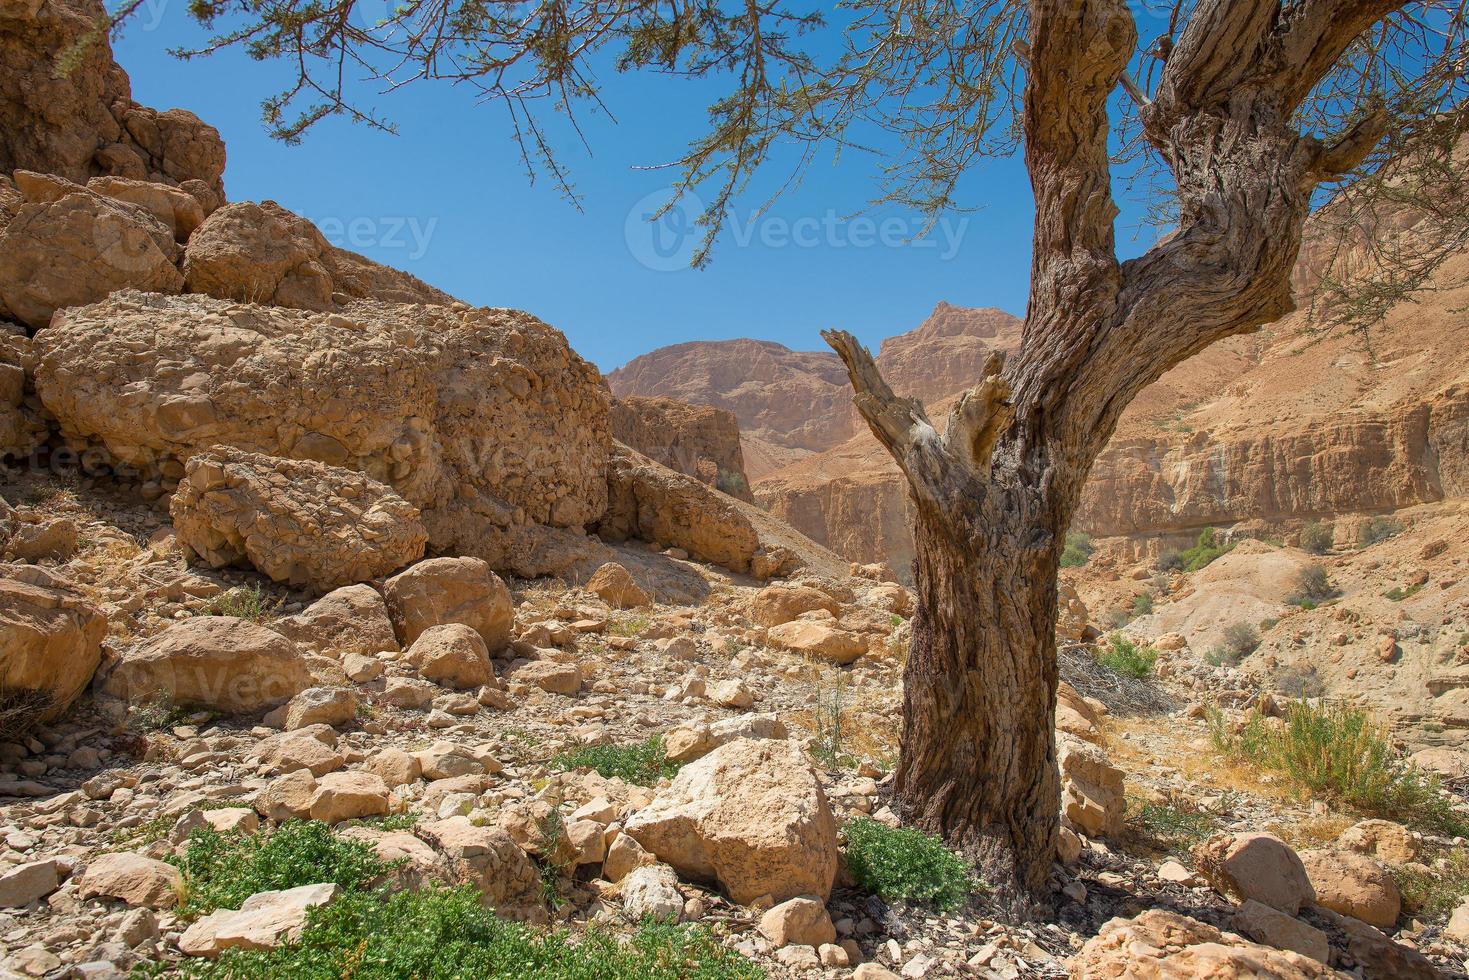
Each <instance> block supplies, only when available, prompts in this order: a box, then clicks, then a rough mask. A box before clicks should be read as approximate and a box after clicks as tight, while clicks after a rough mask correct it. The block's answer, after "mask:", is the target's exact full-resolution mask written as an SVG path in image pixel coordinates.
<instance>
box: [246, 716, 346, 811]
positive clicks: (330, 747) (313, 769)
mask: <svg viewBox="0 0 1469 980" xmlns="http://www.w3.org/2000/svg"><path fill="white" fill-rule="evenodd" d="M255 757H256V758H257V759H259V760H260V762H261V763H263V764H264V765H265V766H266V768H267V770H268V771H270V772H276V773H288V772H295V771H296V770H298V769H304V770H306V771H307V772H309V773H311V775H313V776H325V775H326V774H327V773H329V772H335V771H336V770H338V769H340V768H342V766H344V765H346V762H347V760H346V757H345V756H344V755H342V753H341V752H339V751H337V737H336V732H335V731H334V730H333V729H332V728H331V727H330V726H329V725H311V726H308V727H305V728H302V729H301V730H299V731H289V732H284V733H282V734H280V735H272V736H271V737H269V738H267V739H265V740H264V741H262V742H261V743H260V744H259V745H258V746H257V747H256V749H255ZM308 809H309V807H308Z"/></svg>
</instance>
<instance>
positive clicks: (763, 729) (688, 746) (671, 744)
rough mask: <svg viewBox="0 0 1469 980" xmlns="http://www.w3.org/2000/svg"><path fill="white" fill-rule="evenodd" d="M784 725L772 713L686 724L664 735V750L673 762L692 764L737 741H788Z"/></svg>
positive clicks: (787, 733)
mask: <svg viewBox="0 0 1469 980" xmlns="http://www.w3.org/2000/svg"><path fill="white" fill-rule="evenodd" d="M789 737H790V732H789V731H787V730H786V726H785V723H784V722H782V721H781V720H780V718H779V717H777V716H776V715H773V714H758V715H740V716H738V717H735V718H725V719H723V720H721V721H717V722H715V723H714V724H712V725H710V724H706V723H704V722H685V723H684V724H682V725H679V726H678V727H677V728H673V729H670V730H669V732H668V733H667V734H666V735H664V736H663V751H664V754H665V755H667V756H668V758H669V759H671V760H672V761H674V762H692V761H693V760H695V759H698V758H702V757H703V756H706V755H708V754H709V753H710V752H713V751H714V750H715V749H717V748H719V746H721V745H723V744H725V743H726V742H732V741H734V740H735V739H737V738H774V739H784V738H789Z"/></svg>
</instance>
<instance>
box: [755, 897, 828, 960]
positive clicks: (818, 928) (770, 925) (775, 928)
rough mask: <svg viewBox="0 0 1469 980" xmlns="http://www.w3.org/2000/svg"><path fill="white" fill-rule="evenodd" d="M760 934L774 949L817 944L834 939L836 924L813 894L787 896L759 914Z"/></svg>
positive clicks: (824, 905)
mask: <svg viewBox="0 0 1469 980" xmlns="http://www.w3.org/2000/svg"><path fill="white" fill-rule="evenodd" d="M759 928H760V935H762V936H764V937H765V938H766V939H768V940H770V944H771V945H772V946H774V947H776V948H777V949H779V948H780V947H782V946H791V945H797V946H820V945H822V944H823V943H834V942H836V938H837V930H836V926H834V925H832V922H831V916H830V915H829V914H828V913H827V911H826V904H825V903H824V902H821V901H818V900H817V899H814V898H805V897H799V898H791V899H787V900H786V901H784V902H781V903H780V904H779V905H775V906H772V907H771V908H769V909H767V910H766V911H765V913H764V914H763V915H761V916H760V926H759Z"/></svg>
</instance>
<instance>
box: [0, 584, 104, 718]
mask: <svg viewBox="0 0 1469 980" xmlns="http://www.w3.org/2000/svg"><path fill="white" fill-rule="evenodd" d="M106 634H107V617H106V616H104V615H103V614H102V612H101V611H100V610H99V609H97V608H96V607H95V606H93V605H92V604H91V603H90V602H88V601H86V599H85V598H84V597H83V596H82V594H81V593H80V592H78V591H77V590H76V589H75V588H74V587H73V586H72V584H71V583H70V582H69V581H68V580H67V579H65V578H63V577H62V576H61V575H59V574H57V573H55V572H52V571H49V570H47V569H44V568H40V567H37V566H35V565H0V711H3V712H5V713H6V714H10V713H11V712H15V714H14V716H13V717H11V718H8V719H7V721H8V722H9V723H10V724H14V725H17V726H19V725H21V724H23V723H28V722H44V721H51V720H53V719H55V718H56V717H57V716H59V715H60V714H61V713H62V712H63V711H65V710H66V707H67V706H68V705H69V704H71V702H72V701H73V700H75V699H76V696H77V695H78V694H80V693H81V692H82V691H83V690H84V689H85V688H86V686H87V685H88V684H89V683H91V681H92V675H93V674H94V673H95V672H96V670H97V666H98V664H100V663H101V662H102V646H101V644H102V638H103V637H104V636H106ZM7 727H8V726H7Z"/></svg>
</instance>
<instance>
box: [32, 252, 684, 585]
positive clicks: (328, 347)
mask: <svg viewBox="0 0 1469 980" xmlns="http://www.w3.org/2000/svg"><path fill="white" fill-rule="evenodd" d="M195 234H196V235H197V234H198V232H196V233H195ZM37 351H38V354H39V358H38V362H37V365H36V370H35V385H36V391H37V392H38V394H39V395H40V397H41V400H42V402H43V403H44V404H45V406H46V407H47V409H48V410H49V411H50V412H51V414H52V415H54V416H55V417H56V418H57V419H58V420H59V422H60V426H61V429H62V433H63V435H65V436H66V437H67V438H68V439H69V440H71V441H72V442H73V443H75V444H83V445H96V444H100V445H102V446H103V447H105V449H106V450H107V452H108V453H109V454H110V456H111V457H112V458H113V460H114V462H116V463H119V464H123V465H126V466H130V467H134V468H137V469H139V470H141V471H142V472H143V473H144V474H148V475H153V474H156V475H157V476H158V478H160V479H166V478H168V477H169V474H170V473H173V474H174V475H177V467H178V465H179V464H180V463H182V462H183V461H185V460H187V459H188V458H189V457H191V456H194V455H197V454H198V453H200V452H202V451H204V450H207V449H210V448H212V447H214V446H233V447H235V448H237V449H243V450H247V451H251V452H260V453H265V454H268V455H272V456H282V457H286V458H290V459H314V460H318V461H320V462H323V463H329V464H331V465H333V466H341V467H344V468H346V469H351V470H357V471H360V472H363V473H366V474H367V475H368V476H371V477H372V478H373V479H375V480H379V481H381V482H383V483H386V484H388V485H390V486H391V487H392V488H393V489H394V490H395V491H397V492H398V493H399V494H400V495H401V496H402V497H404V498H405V499H406V500H408V501H409V502H410V503H412V504H413V505H414V506H416V507H418V508H419V510H420V511H421V512H422V520H423V523H424V526H425V527H426V528H427V530H428V534H429V546H430V548H431V549H433V550H435V551H440V552H451V553H458V554H471V555H475V556H478V557H481V558H484V559H486V560H488V561H489V562H490V563H491V564H492V565H493V566H494V567H496V568H501V569H508V570H511V571H514V572H516V573H517V574H522V575H528V576H530V575H541V574H550V573H554V572H557V571H560V570H562V569H564V568H566V567H568V566H569V565H570V564H571V563H573V562H575V561H577V560H579V559H580V558H581V557H583V556H584V555H585V554H586V553H588V550H589V549H590V547H591V544H590V543H589V542H588V541H587V540H586V538H585V535H584V534H583V533H582V530H581V529H582V527H583V526H584V525H586V524H587V523H588V522H590V521H593V520H595V519H597V518H598V517H600V516H601V515H602V513H603V512H604V511H605V510H606V500H607V483H606V458H607V446H608V437H607V395H606V393H605V391H604V390H603V389H602V388H601V387H600V385H599V383H598V382H599V375H598V372H597V369H596V368H595V367H593V366H592V365H590V364H588V363H587V362H585V361H583V360H582V359H581V358H580V357H578V356H577V355H576V354H575V353H574V352H573V351H572V350H571V348H570V347H569V346H568V345H567V343H566V338H565V337H563V336H562V335H561V333H560V332H559V331H556V330H554V329H552V328H551V327H548V326H547V325H546V324H544V323H542V322H541V321H539V320H537V319H535V318H534V317H531V316H529V315H527V314H524V313H518V312H515V311H511V310H489V309H471V308H469V307H466V306H460V305H456V306H453V307H447V306H418V305H397V304H387V303H373V302H358V303H354V304H352V306H351V307H349V308H348V309H346V310H344V311H341V312H337V313H305V312H301V311H297V310H286V309H279V308H272V307H266V306H253V305H241V304H237V303H231V302H227V301H224V300H217V299H211V298H208V297H204V296H177V297H167V296H155V295H143V294H139V293H134V292H128V291H125V292H122V293H118V294H115V295H113V296H112V297H110V298H109V299H107V300H105V301H103V302H100V303H96V304H93V305H91V306H86V307H80V308H76V309H68V310H65V311H63V312H62V313H61V314H60V315H58V316H57V317H55V320H54V323H53V324H52V326H51V329H49V330H46V331H44V332H43V333H42V334H41V335H39V336H38V338H37ZM701 486H702V485H701Z"/></svg>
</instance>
